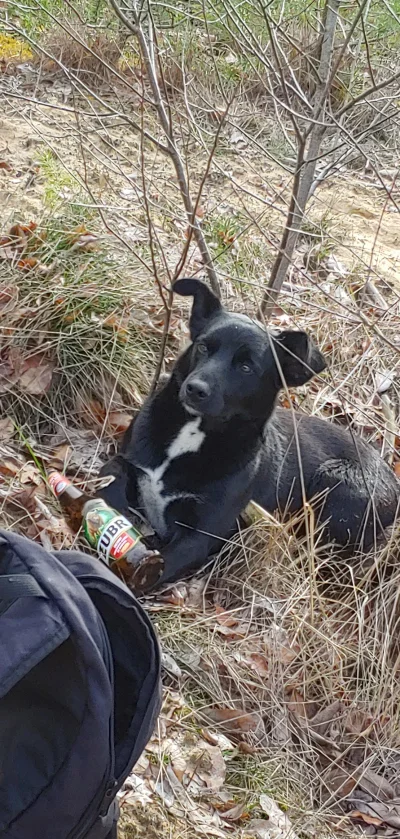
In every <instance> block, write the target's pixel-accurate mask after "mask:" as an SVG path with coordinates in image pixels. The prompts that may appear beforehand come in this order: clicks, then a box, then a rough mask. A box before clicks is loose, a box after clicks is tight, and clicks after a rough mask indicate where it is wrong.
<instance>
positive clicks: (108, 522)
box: [48, 471, 164, 592]
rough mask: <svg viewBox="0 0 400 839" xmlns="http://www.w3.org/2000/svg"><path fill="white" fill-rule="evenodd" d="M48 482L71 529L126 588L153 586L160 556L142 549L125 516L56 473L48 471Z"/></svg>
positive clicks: (157, 573)
mask: <svg viewBox="0 0 400 839" xmlns="http://www.w3.org/2000/svg"><path fill="white" fill-rule="evenodd" d="M48 482H49V485H50V487H51V489H52V490H53V493H54V495H55V496H56V498H58V501H59V503H60V506H61V508H62V510H63V512H64V513H65V517H66V519H67V521H68V524H69V525H70V527H71V528H72V530H73V531H74V532H75V533H77V532H78V530H80V528H81V527H82V528H83V532H84V535H85V537H86V539H87V541H88V542H89V545H91V546H92V548H94V549H95V550H96V551H97V554H98V555H99V557H100V559H103V560H104V561H105V562H106V563H107V564H108V565H109V566H110V568H111V570H112V571H114V573H116V574H117V575H118V576H121V577H122V578H123V579H124V580H125V582H126V583H127V584H128V585H129V588H132V589H133V590H134V591H137V592H143V591H146V590H148V589H150V588H152V586H154V585H155V583H156V582H157V580H158V579H159V577H160V576H161V574H162V570H163V565H164V563H163V560H162V557H161V556H160V554H159V553H158V551H152V550H149V549H148V548H146V546H145V545H144V544H143V542H142V541H141V539H142V535H141V533H139V531H138V530H136V528H135V527H133V525H132V524H131V522H130V521H128V519H126V518H125V516H122V515H121V514H120V513H118V512H117V510H113V508H112V507H109V506H108V504H106V502H105V501H103V499H102V498H93V497H91V496H90V495H87V494H86V493H84V492H81V490H79V489H78V488H77V487H76V486H74V485H73V484H72V483H71V481H70V480H68V478H66V477H65V475H61V474H60V473H59V472H55V471H52V472H50V473H49V475H48Z"/></svg>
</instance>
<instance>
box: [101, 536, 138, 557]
mask: <svg viewBox="0 0 400 839" xmlns="http://www.w3.org/2000/svg"><path fill="white" fill-rule="evenodd" d="M138 541H139V540H138V539H132V536H130V535H129V533H126V532H124V533H120V535H119V536H117V538H116V540H115V542H113V544H112V545H111V548H110V553H109V555H108V559H109V560H114V561H116V560H118V559H121V558H122V557H123V556H125V554H126V553H128V551H130V549H131V548H134V547H135V545H136V544H137V542H138Z"/></svg>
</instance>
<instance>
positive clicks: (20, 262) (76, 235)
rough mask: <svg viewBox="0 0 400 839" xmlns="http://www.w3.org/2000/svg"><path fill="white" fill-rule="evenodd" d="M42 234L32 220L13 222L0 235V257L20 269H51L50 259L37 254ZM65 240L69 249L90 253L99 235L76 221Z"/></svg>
mask: <svg viewBox="0 0 400 839" xmlns="http://www.w3.org/2000/svg"><path fill="white" fill-rule="evenodd" d="M0 168H1V162H0ZM3 168H4V167H3ZM46 238H47V234H46V232H45V231H39V230H38V227H37V224H36V222H34V221H30V222H29V223H28V224H21V223H18V224H13V225H12V227H10V230H9V231H8V233H7V234H6V235H5V236H1V237H0V259H4V260H7V261H8V262H11V263H12V264H13V265H15V266H16V267H17V268H19V269H20V270H21V271H24V272H29V271H33V270H35V271H36V272H38V273H40V274H48V273H49V272H51V271H52V270H53V269H54V267H55V265H54V263H51V264H46V263H44V262H43V261H41V259H40V258H39V256H38V252H39V250H40V248H41V247H42V245H43V244H44V242H45V241H46ZM65 244H66V246H67V248H68V249H69V250H70V252H71V253H74V252H75V251H79V252H81V253H82V252H83V253H91V252H92V251H94V250H97V249H98V248H99V244H100V238H99V236H98V234H97V233H92V232H91V231H90V230H88V229H87V228H86V226H85V225H79V226H78V227H77V228H75V229H74V230H72V231H70V232H67V233H66V234H65Z"/></svg>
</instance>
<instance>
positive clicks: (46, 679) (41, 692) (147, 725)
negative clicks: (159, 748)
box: [0, 530, 160, 839]
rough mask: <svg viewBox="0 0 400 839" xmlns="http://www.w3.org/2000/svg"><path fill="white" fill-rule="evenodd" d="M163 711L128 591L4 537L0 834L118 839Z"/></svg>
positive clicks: (156, 660) (93, 563) (155, 663)
mask: <svg viewBox="0 0 400 839" xmlns="http://www.w3.org/2000/svg"><path fill="white" fill-rule="evenodd" d="M159 708H160V654H159V649H158V644H157V641H156V638H155V635H154V631H153V629H152V626H151V623H150V621H149V620H148V618H147V616H146V614H145V613H144V611H143V609H142V608H141V607H140V605H139V604H138V603H137V601H136V599H135V597H134V596H133V594H131V592H130V591H129V590H128V588H127V587H126V586H125V585H124V583H122V582H120V581H119V580H118V578H117V577H116V576H115V575H114V574H112V573H111V571H109V569H108V568H107V567H106V566H105V565H104V564H103V563H101V562H100V561H99V560H96V559H94V558H91V557H89V556H85V555H84V554H82V553H79V552H75V551H60V552H58V553H48V552H47V551H45V550H44V548H42V547H40V546H39V545H37V544H35V543H33V542H31V541H29V540H28V539H25V538H24V537H22V536H17V535H15V534H14V533H8V532H6V531H2V530H0V837H2V839H3V837H4V839H105V837H116V835H117V830H116V821H117V818H118V807H117V803H116V793H117V792H118V790H119V788H120V787H121V785H122V784H123V782H124V780H125V779H126V777H127V775H128V774H129V772H130V771H131V769H132V767H133V766H134V764H135V763H136V761H137V759H138V758H139V755H140V754H141V752H142V750H143V748H144V747H145V745H146V743H147V741H148V739H149V737H150V735H151V733H152V730H153V727H154V724H155V720H156V717H157V714H158V712H159Z"/></svg>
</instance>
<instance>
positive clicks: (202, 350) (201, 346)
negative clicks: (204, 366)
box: [197, 344, 208, 355]
mask: <svg viewBox="0 0 400 839" xmlns="http://www.w3.org/2000/svg"><path fill="white" fill-rule="evenodd" d="M197 352H198V353H200V355H207V354H208V349H207V347H206V345H205V344H197Z"/></svg>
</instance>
